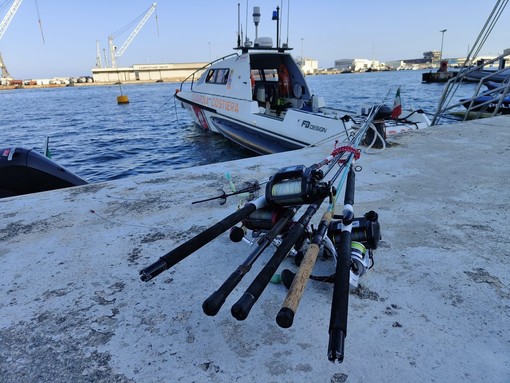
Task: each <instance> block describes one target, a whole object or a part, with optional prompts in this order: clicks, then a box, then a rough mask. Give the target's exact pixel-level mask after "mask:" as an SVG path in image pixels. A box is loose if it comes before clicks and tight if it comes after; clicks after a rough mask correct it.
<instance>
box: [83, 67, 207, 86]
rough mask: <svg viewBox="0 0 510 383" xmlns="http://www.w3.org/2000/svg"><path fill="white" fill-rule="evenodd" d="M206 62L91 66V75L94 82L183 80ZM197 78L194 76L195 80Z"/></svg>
mask: <svg viewBox="0 0 510 383" xmlns="http://www.w3.org/2000/svg"><path fill="white" fill-rule="evenodd" d="M205 65H207V63H205V62H204V63H201V62H198V63H179V64H135V65H133V66H132V67H123V68H92V77H93V78H94V82H96V83H116V82H119V81H120V82H136V81H140V82H156V81H172V82H180V81H183V80H185V79H186V78H187V77H188V76H190V75H191V74H192V73H193V72H195V71H197V70H199V69H200V68H203V67H204V66H205ZM197 79H198V78H197V77H195V80H197Z"/></svg>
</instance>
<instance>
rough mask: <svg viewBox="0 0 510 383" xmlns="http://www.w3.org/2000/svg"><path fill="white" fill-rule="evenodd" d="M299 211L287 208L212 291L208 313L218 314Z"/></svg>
mask: <svg viewBox="0 0 510 383" xmlns="http://www.w3.org/2000/svg"><path fill="white" fill-rule="evenodd" d="M296 211H297V207H292V208H287V209H286V210H285V212H284V213H283V215H282V217H281V218H280V219H279V220H278V222H277V223H276V224H275V225H274V226H273V228H272V229H271V230H270V231H269V233H267V235H265V236H264V237H263V240H262V241H261V242H259V245H258V246H257V247H256V248H255V249H254V250H253V251H252V252H251V253H250V255H249V256H248V257H247V258H246V259H245V261H244V262H243V263H242V264H241V265H240V266H239V267H238V268H237V269H236V270H235V271H234V272H233V273H232V274H231V275H230V276H229V277H228V278H227V280H226V281H225V282H224V283H223V284H222V285H221V286H220V288H219V289H218V290H216V291H215V292H214V293H212V294H211V295H210V296H209V298H207V299H206V300H205V301H204V303H203V304H202V310H203V311H204V313H205V314H206V315H209V316H214V315H216V314H218V312H219V311H220V309H221V307H222V306H223V304H224V303H225V300H226V298H227V297H228V296H229V295H230V293H231V292H232V291H234V289H235V287H236V286H237V285H238V284H239V282H241V280H242V279H243V277H244V276H245V275H246V274H247V273H248V272H249V271H250V270H251V266H252V265H253V263H255V261H256V260H257V258H258V257H259V256H260V254H262V253H263V252H264V250H265V249H266V248H267V247H268V246H269V245H270V244H271V242H273V240H274V239H275V238H276V236H277V235H278V234H280V232H281V231H282V230H283V229H284V227H285V226H286V225H287V223H288V222H289V220H290V219H292V217H293V216H294V214H295V213H296Z"/></svg>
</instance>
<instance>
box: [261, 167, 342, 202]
mask: <svg viewBox="0 0 510 383" xmlns="http://www.w3.org/2000/svg"><path fill="white" fill-rule="evenodd" d="M323 178H324V173H323V172H322V170H319V169H311V168H307V167H306V166H304V165H296V166H289V167H286V168H282V169H280V170H279V171H278V172H277V173H276V174H275V175H274V176H272V177H271V179H270V180H269V182H268V183H267V185H266V194H265V197H266V201H267V204H268V205H269V206H295V205H305V204H310V203H315V202H318V201H319V200H321V199H323V198H326V197H328V196H330V195H331V194H332V188H331V184H330V183H329V182H323V181H321V180H322V179H323ZM333 193H334V191H333Z"/></svg>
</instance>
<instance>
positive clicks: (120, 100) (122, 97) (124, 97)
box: [117, 94, 129, 104]
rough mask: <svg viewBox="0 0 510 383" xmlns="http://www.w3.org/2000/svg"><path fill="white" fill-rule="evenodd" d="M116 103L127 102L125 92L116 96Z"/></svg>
mask: <svg viewBox="0 0 510 383" xmlns="http://www.w3.org/2000/svg"><path fill="white" fill-rule="evenodd" d="M117 104H129V98H128V96H126V95H125V94H123V95H121V96H117Z"/></svg>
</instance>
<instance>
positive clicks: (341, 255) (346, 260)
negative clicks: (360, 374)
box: [328, 230, 351, 363]
mask: <svg viewBox="0 0 510 383" xmlns="http://www.w3.org/2000/svg"><path fill="white" fill-rule="evenodd" d="M339 247H340V249H339V252H338V259H337V263H336V271H335V281H334V287H333V300H332V303H331V317H330V322H329V345H328V359H329V360H330V361H331V362H334V361H338V362H339V363H341V362H342V361H343V359H344V345H345V337H346V336H347V315H348V309H349V289H350V288H349V277H350V269H351V232H350V231H348V230H343V231H342V232H341V233H340V246H339Z"/></svg>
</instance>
